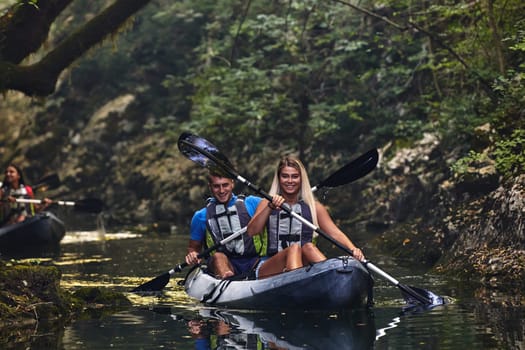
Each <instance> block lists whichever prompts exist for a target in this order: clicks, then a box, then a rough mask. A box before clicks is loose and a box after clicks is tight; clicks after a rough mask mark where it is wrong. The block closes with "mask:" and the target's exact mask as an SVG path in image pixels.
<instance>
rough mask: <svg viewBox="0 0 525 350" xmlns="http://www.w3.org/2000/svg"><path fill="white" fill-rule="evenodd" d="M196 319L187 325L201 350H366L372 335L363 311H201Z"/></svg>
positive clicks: (369, 317)
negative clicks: (220, 348) (223, 348)
mask: <svg viewBox="0 0 525 350" xmlns="http://www.w3.org/2000/svg"><path fill="white" fill-rule="evenodd" d="M199 315H200V316H201V317H202V319H194V320H190V321H189V322H188V324H189V326H190V329H192V332H193V335H194V337H195V339H196V343H197V342H198V343H200V345H201V346H202V345H204V344H206V346H205V347H202V348H205V349H212V348H213V347H212V344H216V345H219V343H222V344H224V345H227V346H232V347H235V348H243V349H261V347H262V348H265V349H267V348H268V349H370V348H372V347H373V344H374V340H375V332H376V329H375V325H374V318H373V316H372V314H371V313H370V312H369V311H367V310H358V311H355V312H352V313H345V314H342V315H341V314H322V313H306V312H297V313H275V312H272V313H269V312H266V313H264V312H249V311H244V312H243V311H231V310H220V309H203V310H201V311H200V312H199ZM210 325H211V326H212V327H213V329H211V330H210ZM213 337H215V338H216V340H215V341H214V339H213ZM199 348H201V347H199Z"/></svg>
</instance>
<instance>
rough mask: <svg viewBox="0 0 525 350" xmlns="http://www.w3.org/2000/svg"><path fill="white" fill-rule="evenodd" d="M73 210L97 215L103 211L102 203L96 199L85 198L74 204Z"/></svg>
mask: <svg viewBox="0 0 525 350" xmlns="http://www.w3.org/2000/svg"><path fill="white" fill-rule="evenodd" d="M74 209H75V210H78V211H83V212H87V213H94V214H98V213H100V212H101V211H102V210H103V209H104V202H102V201H101V200H100V199H98V198H85V199H81V200H79V201H76V202H75V205H74Z"/></svg>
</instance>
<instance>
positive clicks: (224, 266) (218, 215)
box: [186, 173, 266, 279]
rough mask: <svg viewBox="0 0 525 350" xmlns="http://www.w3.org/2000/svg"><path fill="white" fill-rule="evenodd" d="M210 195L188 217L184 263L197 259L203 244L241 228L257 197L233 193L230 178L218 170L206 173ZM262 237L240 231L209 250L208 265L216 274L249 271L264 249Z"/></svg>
mask: <svg viewBox="0 0 525 350" xmlns="http://www.w3.org/2000/svg"><path fill="white" fill-rule="evenodd" d="M208 187H209V189H210V191H211V193H212V196H213V197H212V198H209V199H208V204H207V205H206V207H204V208H202V209H200V210H198V211H196V212H195V213H194V215H193V218H192V220H191V229H190V241H189V245H188V254H187V255H186V263H187V264H189V265H194V264H198V263H200V259H199V258H198V257H197V255H198V254H199V253H200V252H201V250H202V249H203V248H207V247H211V246H213V245H214V244H217V243H219V242H220V241H222V240H223V239H225V238H227V237H228V236H230V235H231V234H233V233H235V232H237V231H239V230H240V229H242V228H244V227H245V226H246V225H247V224H248V222H249V221H250V219H251V217H252V216H253V214H254V213H255V209H256V208H257V205H258V204H259V202H260V201H261V198H259V197H256V196H247V197H244V196H241V195H239V196H237V195H235V194H234V193H233V188H234V181H233V179H230V178H226V177H222V176H221V175H220V174H215V173H210V174H209V175H208ZM265 245H266V238H265V237H263V236H259V237H249V236H248V235H245V234H244V235H241V236H239V237H238V238H237V239H234V240H232V241H230V242H228V243H226V245H223V246H221V247H219V248H218V249H217V251H216V252H215V253H213V254H212V255H211V256H210V258H209V259H208V261H207V264H208V268H209V269H210V270H211V272H212V273H214V274H215V275H216V276H217V277H218V278H222V279H224V278H227V277H230V276H233V275H238V274H243V273H247V272H249V271H252V270H253V269H254V268H255V266H256V265H257V263H258V261H259V258H260V256H261V255H265V253H266V246H265Z"/></svg>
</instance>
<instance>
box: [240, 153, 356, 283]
mask: <svg viewBox="0 0 525 350" xmlns="http://www.w3.org/2000/svg"><path fill="white" fill-rule="evenodd" d="M269 194H270V195H271V196H272V201H271V202H270V201H268V200H266V199H262V200H261V202H260V203H259V205H258V207H257V210H256V212H255V214H254V216H253V218H252V220H251V221H250V222H249V224H248V227H247V233H248V235H250V236H253V235H257V234H258V233H259V232H262V231H263V230H264V228H265V227H266V231H267V234H268V257H266V258H263V259H262V261H261V262H260V264H259V266H258V267H257V277H258V278H264V277H268V276H271V275H275V274H278V273H281V272H283V271H288V270H292V269H296V268H299V267H302V266H304V265H306V264H308V263H316V262H319V261H323V260H325V259H326V257H325V256H324V254H323V253H321V251H320V250H319V249H318V248H317V247H316V246H315V245H314V243H313V242H314V241H315V239H316V238H317V237H316V234H315V232H314V230H313V229H312V228H311V227H309V226H307V225H305V224H304V223H302V222H300V221H299V220H296V219H294V218H293V216H291V215H289V214H288V213H287V212H285V211H282V210H280V208H281V207H282V206H287V207H288V208H290V210H292V211H293V212H295V213H297V214H299V215H300V216H302V217H303V218H305V219H307V220H308V221H310V222H311V223H313V224H314V225H315V226H316V227H320V228H321V230H323V231H324V232H326V233H327V234H328V235H330V236H331V237H332V238H334V239H335V240H336V241H338V242H340V243H341V244H342V245H344V246H346V247H347V248H348V249H350V250H351V251H352V252H353V256H354V257H355V258H356V259H358V260H364V258H365V257H364V255H363V252H362V251H361V249H359V248H357V247H356V246H355V245H354V244H353V243H352V241H351V240H350V239H349V238H348V237H347V236H346V235H345V234H344V233H343V232H342V231H341V230H340V229H339V228H338V227H337V225H336V224H335V223H334V221H333V220H332V218H331V217H330V214H329V213H328V211H327V209H326V207H325V206H323V205H322V204H321V203H320V202H319V201H317V200H315V198H314V195H313V192H312V190H311V186H310V180H309V179H308V174H307V173H306V170H305V168H304V166H303V164H302V163H301V161H299V159H296V158H294V157H291V156H288V157H284V158H282V159H281V160H280V161H279V164H278V166H277V169H276V171H275V173H274V178H273V182H272V187H271V189H270V192H269Z"/></svg>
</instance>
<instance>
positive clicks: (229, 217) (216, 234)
mask: <svg viewBox="0 0 525 350" xmlns="http://www.w3.org/2000/svg"><path fill="white" fill-rule="evenodd" d="M244 198H245V197H244V196H242V195H239V196H237V200H236V201H235V202H234V204H233V205H231V206H230V207H226V206H225V205H224V204H222V203H217V202H216V201H210V202H209V203H208V204H207V205H206V228H207V232H206V245H207V246H208V247H211V246H213V245H214V244H217V243H219V242H220V241H222V240H223V239H225V238H227V237H228V236H230V235H231V234H232V233H235V232H237V231H239V230H240V229H242V228H243V227H245V226H247V225H248V222H250V219H251V217H250V214H248V210H247V209H246V205H245V204H244ZM217 251H219V252H223V253H225V254H226V255H227V256H228V257H241V256H242V257H255V256H264V255H266V237H261V235H257V236H254V237H250V236H249V235H248V234H246V233H245V234H243V235H241V236H239V237H237V238H236V239H234V240H232V241H230V242H228V243H226V244H225V245H223V246H221V247H219V248H218V249H217Z"/></svg>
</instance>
